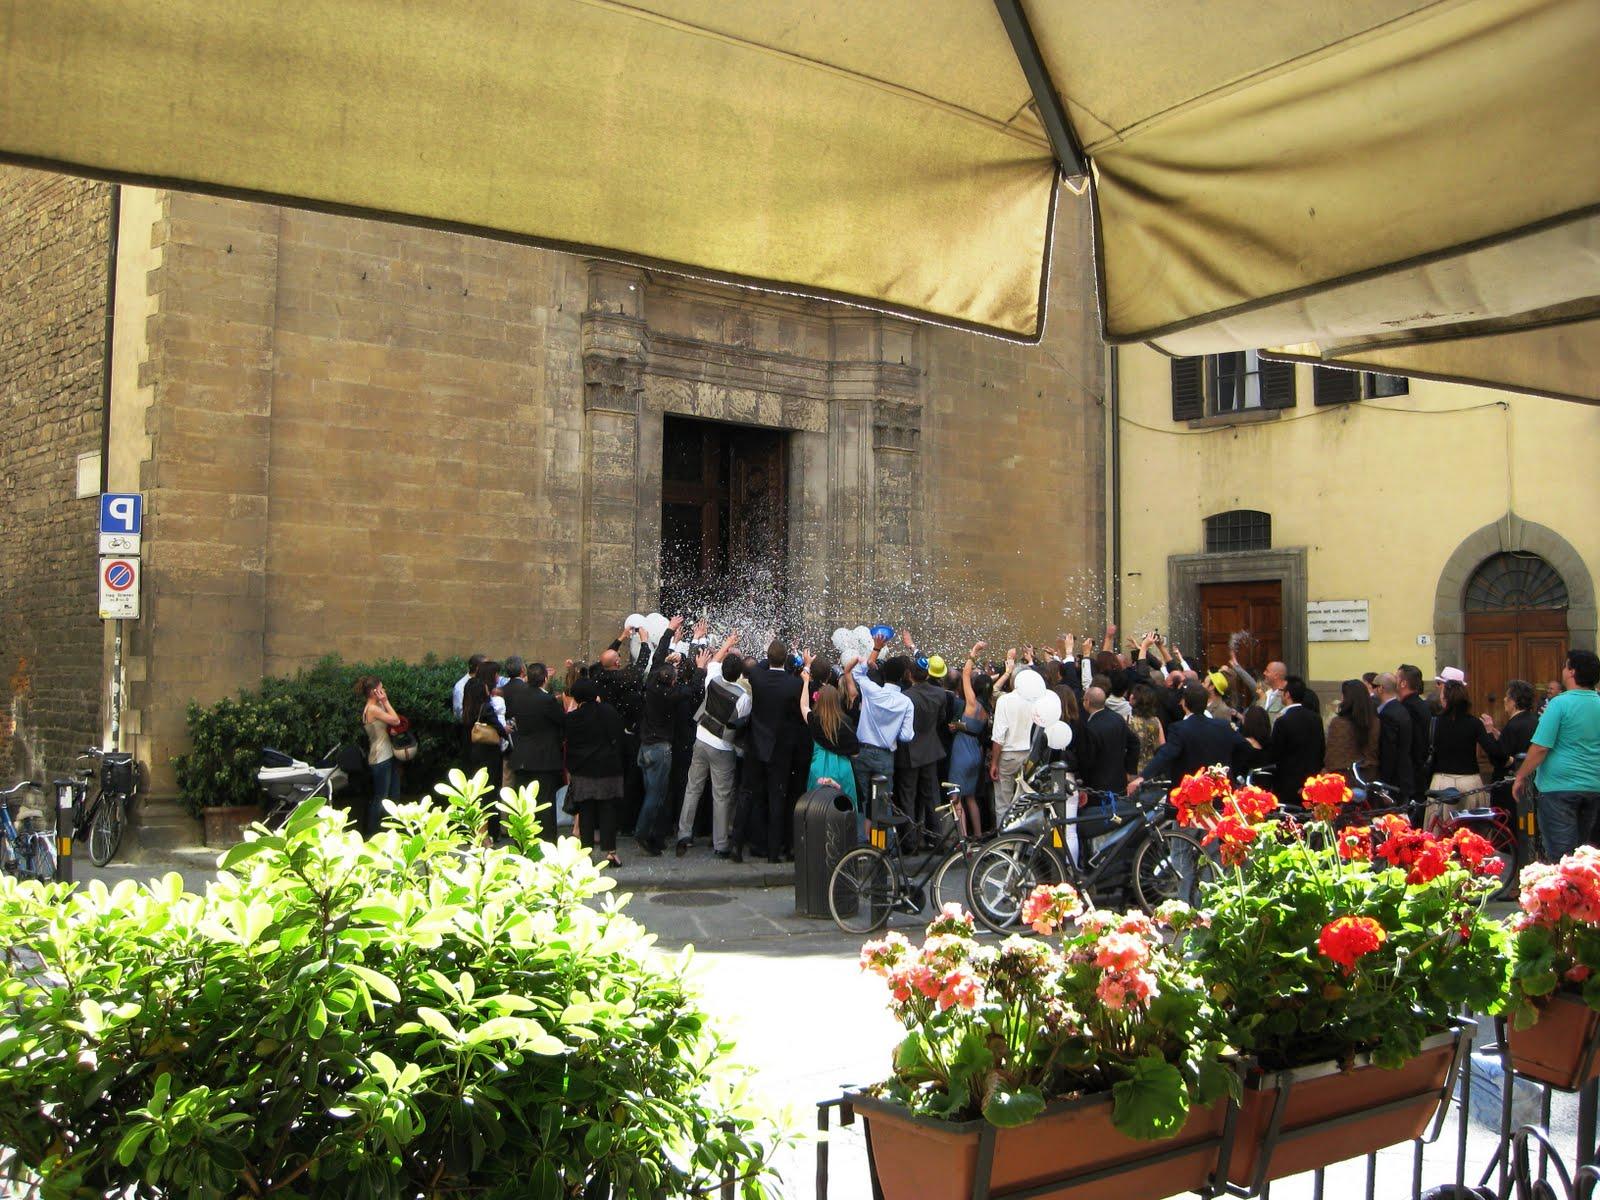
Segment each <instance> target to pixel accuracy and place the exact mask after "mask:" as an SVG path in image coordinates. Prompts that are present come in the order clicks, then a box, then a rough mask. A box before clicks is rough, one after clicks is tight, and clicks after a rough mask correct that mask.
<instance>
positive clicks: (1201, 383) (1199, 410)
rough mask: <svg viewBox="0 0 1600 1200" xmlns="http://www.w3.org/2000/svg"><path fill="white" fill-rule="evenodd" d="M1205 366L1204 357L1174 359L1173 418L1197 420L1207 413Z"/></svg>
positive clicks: (1176, 419) (1177, 419)
mask: <svg viewBox="0 0 1600 1200" xmlns="http://www.w3.org/2000/svg"><path fill="white" fill-rule="evenodd" d="M1205 366H1206V360H1205V359H1203V358H1175V359H1173V360H1172V419H1173V420H1174V421H1196V420H1199V419H1200V418H1201V417H1203V416H1205V415H1206V389H1205Z"/></svg>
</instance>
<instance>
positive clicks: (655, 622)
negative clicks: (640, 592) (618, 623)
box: [644, 613, 672, 645]
mask: <svg viewBox="0 0 1600 1200" xmlns="http://www.w3.org/2000/svg"><path fill="white" fill-rule="evenodd" d="M671 624H672V622H671V621H669V620H667V618H666V617H663V616H662V615H661V614H660V613H651V614H649V615H648V616H647V617H645V619H644V627H645V631H646V632H648V633H649V634H650V643H651V645H655V644H656V643H658V642H660V641H661V635H662V634H664V633H666V631H667V627H668V626H669V625H671Z"/></svg>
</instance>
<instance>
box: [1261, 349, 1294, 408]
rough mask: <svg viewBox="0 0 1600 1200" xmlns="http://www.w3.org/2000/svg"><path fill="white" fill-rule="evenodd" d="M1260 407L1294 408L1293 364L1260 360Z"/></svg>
mask: <svg viewBox="0 0 1600 1200" xmlns="http://www.w3.org/2000/svg"><path fill="white" fill-rule="evenodd" d="M1261 407H1262V408H1293V407H1294V364H1293V363H1286V362H1268V361H1267V360H1265V359H1263V360H1261Z"/></svg>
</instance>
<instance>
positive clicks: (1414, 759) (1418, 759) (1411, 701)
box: [1394, 663, 1433, 800]
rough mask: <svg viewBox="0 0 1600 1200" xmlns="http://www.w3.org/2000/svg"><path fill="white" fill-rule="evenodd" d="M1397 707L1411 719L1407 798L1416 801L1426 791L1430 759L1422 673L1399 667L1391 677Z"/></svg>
mask: <svg viewBox="0 0 1600 1200" xmlns="http://www.w3.org/2000/svg"><path fill="white" fill-rule="evenodd" d="M1394 678H1395V683H1396V684H1397V685H1398V686H1399V694H1400V703H1401V704H1403V705H1405V709H1406V715H1407V716H1409V717H1410V718H1411V795H1412V797H1413V798H1415V799H1417V800H1421V799H1422V798H1423V795H1424V793H1426V792H1427V790H1428V780H1429V779H1431V778H1432V776H1431V775H1430V774H1429V772H1428V759H1429V758H1431V757H1432V756H1433V710H1432V709H1431V708H1429V707H1428V701H1427V698H1426V697H1425V696H1423V694H1422V671H1421V670H1420V669H1419V668H1417V667H1414V666H1412V665H1410V664H1409V663H1401V664H1400V666H1399V667H1398V668H1397V669H1396V671H1395V673H1394Z"/></svg>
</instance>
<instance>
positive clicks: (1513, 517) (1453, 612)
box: [1433, 512, 1600, 665]
mask: <svg viewBox="0 0 1600 1200" xmlns="http://www.w3.org/2000/svg"><path fill="white" fill-rule="evenodd" d="M1502 553H1516V554H1537V555H1538V556H1539V557H1540V558H1542V559H1544V560H1545V562H1547V563H1549V564H1550V565H1551V566H1552V567H1553V568H1555V570H1556V572H1557V573H1558V574H1560V576H1561V578H1562V581H1563V582H1564V583H1565V584H1566V585H1567V644H1568V645H1569V646H1585V647H1592V646H1594V645H1595V632H1596V628H1597V626H1600V619H1597V615H1596V607H1595V592H1594V579H1593V578H1592V577H1591V576H1590V574H1589V567H1588V565H1587V564H1586V563H1585V562H1584V561H1583V556H1582V555H1581V554H1579V553H1578V552H1577V551H1576V550H1575V549H1573V547H1572V543H1571V542H1569V541H1567V539H1566V538H1564V537H1562V536H1561V535H1560V534H1559V533H1557V532H1556V531H1555V530H1553V529H1551V528H1549V527H1548V526H1546V525H1540V524H1538V523H1537V522H1534V521H1527V520H1524V519H1523V518H1522V517H1519V516H1517V514H1516V513H1514V512H1508V513H1506V515H1505V516H1503V517H1501V518H1500V519H1499V520H1497V521H1495V522H1493V523H1492V524H1489V525H1485V526H1484V527H1483V528H1482V529H1479V530H1477V531H1475V532H1473V533H1471V534H1468V535H1467V536H1466V537H1465V538H1463V539H1462V541H1461V544H1460V545H1459V546H1457V547H1456V548H1455V551H1454V552H1453V553H1452V554H1451V555H1450V557H1449V558H1448V559H1447V560H1446V561H1445V564H1444V569H1443V570H1442V571H1440V572H1439V586H1438V588H1437V589H1436V590H1435V592H1434V597H1433V648H1434V655H1435V659H1436V661H1437V662H1441V663H1447V664H1452V665H1454V664H1458V663H1463V662H1465V661H1466V653H1467V614H1466V591H1467V582H1468V581H1469V580H1470V579H1471V578H1472V573H1473V572H1474V571H1476V570H1477V569H1478V566H1479V564H1481V563H1482V562H1483V561H1484V559H1486V558H1489V557H1490V556H1492V555H1495V554H1502Z"/></svg>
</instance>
